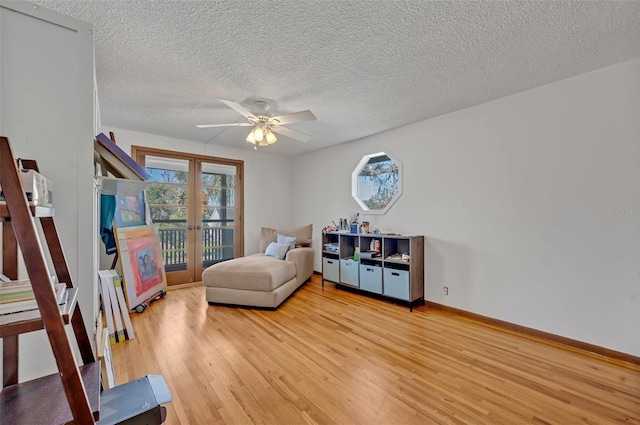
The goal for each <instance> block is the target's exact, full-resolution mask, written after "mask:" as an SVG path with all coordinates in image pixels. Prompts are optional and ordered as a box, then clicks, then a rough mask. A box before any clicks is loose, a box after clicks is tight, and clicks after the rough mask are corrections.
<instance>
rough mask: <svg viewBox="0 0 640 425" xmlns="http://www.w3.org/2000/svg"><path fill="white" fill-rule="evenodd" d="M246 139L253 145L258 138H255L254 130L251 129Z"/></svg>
mask: <svg viewBox="0 0 640 425" xmlns="http://www.w3.org/2000/svg"><path fill="white" fill-rule="evenodd" d="M245 140H246V141H247V143H251V144H252V145H255V144H256V138H255V136H254V135H253V130H251V131H250V132H249V135H248V136H247V138H246V139H245Z"/></svg>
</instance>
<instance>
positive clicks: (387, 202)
mask: <svg viewBox="0 0 640 425" xmlns="http://www.w3.org/2000/svg"><path fill="white" fill-rule="evenodd" d="M401 194H402V164H401V163H400V161H398V160H397V159H396V158H395V157H394V156H393V155H391V154H390V153H388V152H378V153H374V154H371V155H365V156H363V157H362V159H361V160H360V162H359V163H358V165H357V166H356V168H355V169H354V170H353V173H352V174H351V195H352V196H353V199H355V201H356V202H357V203H358V205H360V208H362V209H363V210H364V211H366V212H367V213H368V214H385V213H386V212H387V211H388V210H389V208H391V206H392V205H393V204H394V203H395V202H396V201H397V200H398V198H399V197H400V195H401ZM352 233H354V232H352Z"/></svg>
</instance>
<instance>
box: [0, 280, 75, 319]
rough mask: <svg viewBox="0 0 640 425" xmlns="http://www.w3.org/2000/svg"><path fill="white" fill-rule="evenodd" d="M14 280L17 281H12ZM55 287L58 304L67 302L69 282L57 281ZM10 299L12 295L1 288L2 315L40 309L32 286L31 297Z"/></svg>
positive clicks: (0, 305) (0, 311)
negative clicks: (3, 291)
mask: <svg viewBox="0 0 640 425" xmlns="http://www.w3.org/2000/svg"><path fill="white" fill-rule="evenodd" d="M12 282H15V281H12ZM27 282H29V281H27ZM28 286H29V288H31V283H29V284H28ZM54 289H55V292H56V301H57V302H58V305H63V304H66V302H67V298H68V293H67V284H66V283H56V284H54ZM9 299H11V295H9V296H7V295H6V294H3V293H2V292H1V290H0V315H4V314H12V313H18V312H21V311H30V310H37V309H38V303H37V301H36V299H35V296H34V294H33V289H32V288H31V298H28V299H22V300H14V301H6V300H9Z"/></svg>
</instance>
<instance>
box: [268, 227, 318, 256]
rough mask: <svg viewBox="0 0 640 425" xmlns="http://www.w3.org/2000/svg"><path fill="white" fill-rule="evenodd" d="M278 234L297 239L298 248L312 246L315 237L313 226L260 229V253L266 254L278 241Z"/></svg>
mask: <svg viewBox="0 0 640 425" xmlns="http://www.w3.org/2000/svg"><path fill="white" fill-rule="evenodd" d="M278 234H281V235H283V236H289V237H293V238H296V247H300V246H311V240H312V237H313V225H312V224H307V225H306V226H299V227H291V228H289V229H281V230H278V229H272V228H271V227H263V228H262V229H260V252H265V250H266V249H267V246H268V245H269V244H270V243H271V242H276V241H277V240H278Z"/></svg>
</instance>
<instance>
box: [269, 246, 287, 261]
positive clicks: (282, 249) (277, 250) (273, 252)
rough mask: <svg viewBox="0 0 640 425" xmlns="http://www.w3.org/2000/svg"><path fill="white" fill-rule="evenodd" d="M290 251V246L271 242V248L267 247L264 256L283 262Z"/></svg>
mask: <svg viewBox="0 0 640 425" xmlns="http://www.w3.org/2000/svg"><path fill="white" fill-rule="evenodd" d="M288 250H289V244H286V243H277V242H271V243H270V244H269V246H267V249H266V250H265V251H264V255H268V256H270V257H275V258H277V259H279V260H282V259H284V256H285V255H287V251H288Z"/></svg>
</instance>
